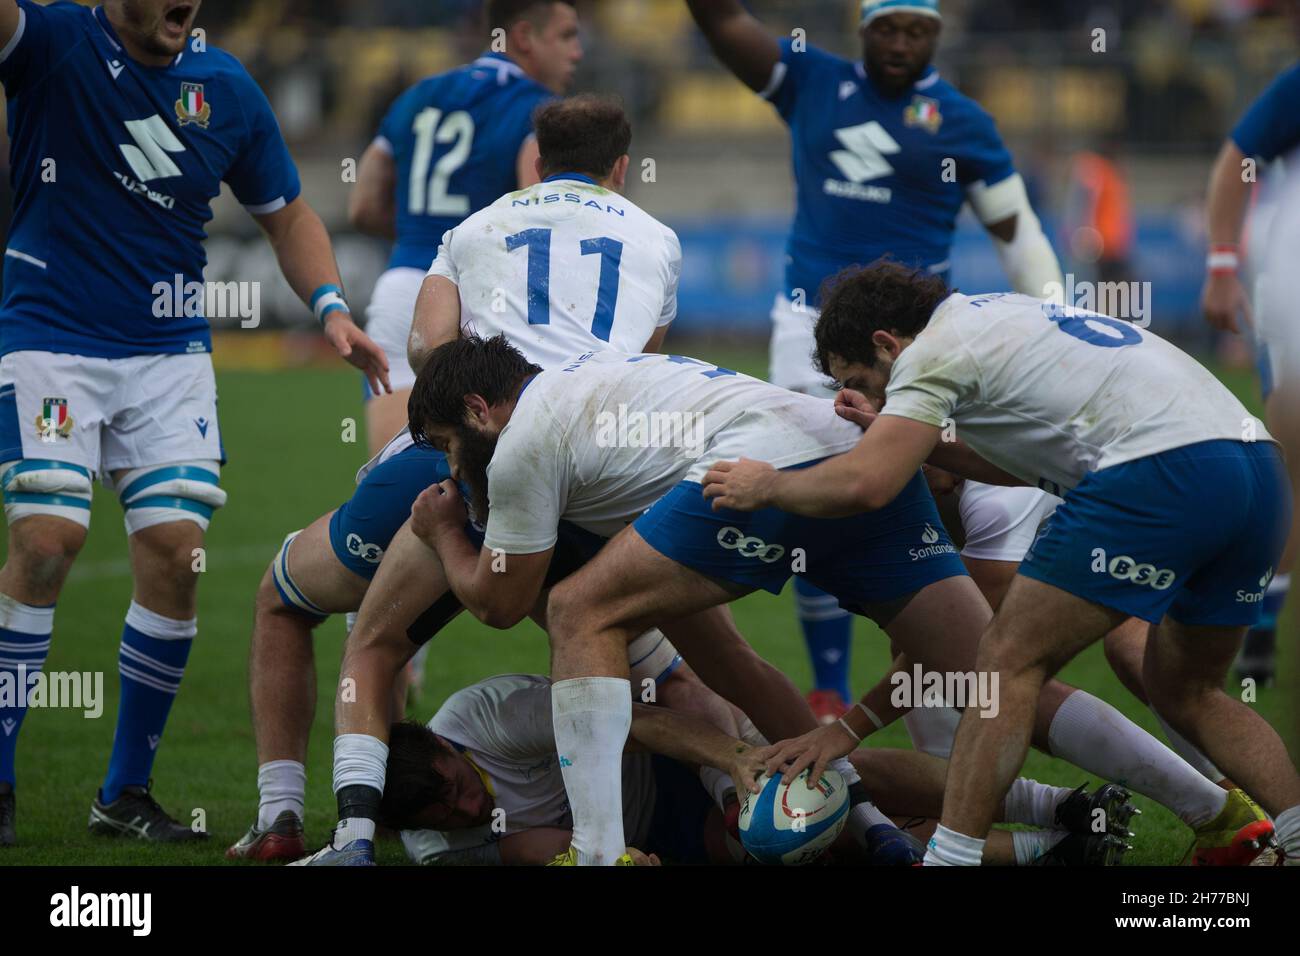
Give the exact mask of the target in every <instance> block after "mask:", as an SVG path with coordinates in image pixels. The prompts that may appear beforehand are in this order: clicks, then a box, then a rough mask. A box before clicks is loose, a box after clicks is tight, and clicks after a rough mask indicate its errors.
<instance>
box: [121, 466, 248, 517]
mask: <svg viewBox="0 0 1300 956" xmlns="http://www.w3.org/2000/svg"><path fill="white" fill-rule="evenodd" d="M219 469H220V466H219V465H218V463H217V462H215V461H187V462H181V463H179V464H175V465H160V466H154V467H149V468H133V469H131V470H130V471H127V472H126V473H125V474H121V475H118V476H116V477H115V478H114V479H113V484H114V485H115V487H116V488H117V490H118V497H119V498H120V499H121V501H122V508H123V509H124V514H125V520H126V533H127V534H129V535H134V534H138V533H140V532H143V531H146V530H147V529H149V528H153V527H155V526H157V525H162V524H170V523H174V522H179V521H184V522H190V523H193V524H196V525H198V527H199V529H200V530H202V531H207V530H208V522H209V521H210V520H211V518H212V515H213V513H214V512H215V511H216V510H217V509H218V508H220V507H221V506H222V505H224V504H225V503H226V493H225V492H224V491H223V490H222V489H221V487H220V485H219V484H218V481H219V474H218V473H219Z"/></svg>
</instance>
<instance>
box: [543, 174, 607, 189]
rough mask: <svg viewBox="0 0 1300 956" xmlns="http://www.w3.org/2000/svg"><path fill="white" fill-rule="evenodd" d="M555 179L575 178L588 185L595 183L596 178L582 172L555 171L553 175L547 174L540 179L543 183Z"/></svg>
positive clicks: (551, 181)
mask: <svg viewBox="0 0 1300 956" xmlns="http://www.w3.org/2000/svg"><path fill="white" fill-rule="evenodd" d="M557 179H576V180H577V181H578V182H580V183H587V184H588V185H590V186H595V185H597V183H596V180H594V179H592V178H591V177H590V176H584V175H582V173H556V174H555V175H554V176H547V177H546V178H545V179H543V180H542V182H544V183H553V182H555V181H556V180H557Z"/></svg>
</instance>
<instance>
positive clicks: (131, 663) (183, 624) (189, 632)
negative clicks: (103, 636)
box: [99, 601, 198, 803]
mask: <svg viewBox="0 0 1300 956" xmlns="http://www.w3.org/2000/svg"><path fill="white" fill-rule="evenodd" d="M196 633H198V629H197V627H196V626H195V621H194V620H193V619H191V620H188V621H177V620H173V619H172V618H169V617H163V616H162V615H161V614H155V613H154V612H153V611H150V610H147V609H146V608H143V607H141V606H140V605H138V604H136V603H135V602H134V601H132V602H131V608H130V610H128V611H127V612H126V626H125V627H124V628H123V629H122V647H121V649H120V650H119V652H118V658H117V672H118V674H119V675H121V678H122V700H121V702H120V703H119V705H118V710H117V732H116V733H115V734H114V736H113V756H112V757H111V758H109V762H108V776H107V777H105V779H104V786H103V788H102V789H101V791H100V797H99V799H100V801H101V802H103V803H112V802H113V801H114V800H116V799H117V798H118V797H119V796H121V794H122V789H123V788H124V787H130V786H140V787H143V786H146V785H148V783H149V774H150V773H151V772H152V771H153V758H154V755H155V754H156V753H157V752H158V744H159V743H160V742H161V741H162V733H163V728H164V727H165V726H167V714H168V713H169V712H170V711H171V709H172V701H173V700H175V699H176V692H177V691H178V690H180V686H181V677H182V676H183V675H184V673H185V661H186V659H187V658H189V656H190V645H191V644H193V643H194V635H195V634H196Z"/></svg>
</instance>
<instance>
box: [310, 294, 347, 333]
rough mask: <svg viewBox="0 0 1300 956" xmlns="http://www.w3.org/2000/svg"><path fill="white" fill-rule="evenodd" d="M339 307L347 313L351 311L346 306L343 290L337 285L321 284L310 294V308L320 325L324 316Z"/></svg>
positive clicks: (323, 321) (322, 323) (323, 320)
mask: <svg viewBox="0 0 1300 956" xmlns="http://www.w3.org/2000/svg"><path fill="white" fill-rule="evenodd" d="M339 309H342V310H343V311H344V312H347V313H348V314H349V315H350V314H351V313H352V310H351V309H349V308H348V303H347V300H346V299H344V298H343V290H342V289H340V288H339V287H338V286H336V285H323V286H321V287H320V288H319V289H317V290H316V291H315V292H313V293H312V294H311V310H312V312H314V313H315V314H316V321H317V322H319V323H320V324H321V325H324V324H325V316H327V315H329V314H330V313H331V312H336V311H338V310H339Z"/></svg>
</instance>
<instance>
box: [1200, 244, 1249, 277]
mask: <svg viewBox="0 0 1300 956" xmlns="http://www.w3.org/2000/svg"><path fill="white" fill-rule="evenodd" d="M1240 264H1241V262H1240V260H1239V259H1238V257H1237V247H1236V246H1229V245H1214V246H1210V254H1209V255H1208V256H1206V257H1205V268H1206V270H1207V271H1208V272H1209V273H1210V275H1235V274H1236V272H1237V268H1238V267H1239V266H1240Z"/></svg>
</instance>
